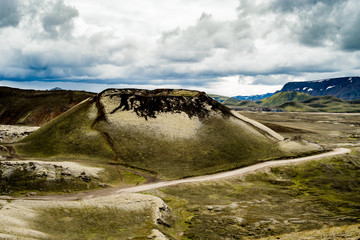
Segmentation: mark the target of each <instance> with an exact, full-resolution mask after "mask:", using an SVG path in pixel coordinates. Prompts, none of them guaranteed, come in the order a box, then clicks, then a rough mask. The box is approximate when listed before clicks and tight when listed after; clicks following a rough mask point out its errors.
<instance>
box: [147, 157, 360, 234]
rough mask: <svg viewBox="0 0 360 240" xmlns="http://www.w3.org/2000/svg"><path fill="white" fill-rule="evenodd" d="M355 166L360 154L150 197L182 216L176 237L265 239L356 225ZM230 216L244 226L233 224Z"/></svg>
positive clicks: (359, 194)
mask: <svg viewBox="0 0 360 240" xmlns="http://www.w3.org/2000/svg"><path fill="white" fill-rule="evenodd" d="M359 166H360V152H359V151H353V152H352V154H349V155H345V156H340V157H336V158H332V159H327V160H322V161H312V162H307V163H304V164H300V165H296V166H284V167H276V168H272V169H271V171H270V172H259V173H254V174H250V175H247V176H246V178H245V179H231V180H222V181H216V182H215V181H212V182H203V183H197V184H182V185H177V186H172V187H167V188H163V189H161V190H157V191H154V192H153V193H154V194H156V195H158V196H161V197H162V198H163V199H164V200H165V201H166V202H167V204H168V205H169V206H170V207H171V208H172V209H176V212H179V213H182V214H183V215H180V217H178V219H179V221H180V220H181V221H182V223H178V225H177V226H178V227H179V228H180V229H181V230H178V231H183V232H184V236H185V237H188V238H190V239H225V238H230V239H241V238H243V237H249V236H251V237H254V238H259V237H267V236H270V235H274V234H283V233H290V232H295V231H296V232H297V231H304V230H311V229H319V228H322V227H323V226H327V225H332V226H333V225H348V224H354V223H358V222H360V218H359V216H360V210H359V209H360V168H359ZM180 203H181V204H180ZM186 216H188V218H186ZM234 216H235V217H239V218H243V219H245V220H246V222H247V223H246V224H243V225H241V224H238V223H236V222H234V221H233V220H231V219H232V217H234Z"/></svg>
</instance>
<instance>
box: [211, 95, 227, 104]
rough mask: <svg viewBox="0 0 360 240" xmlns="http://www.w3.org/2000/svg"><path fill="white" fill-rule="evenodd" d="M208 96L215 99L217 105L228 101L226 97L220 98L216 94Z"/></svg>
mask: <svg viewBox="0 0 360 240" xmlns="http://www.w3.org/2000/svg"><path fill="white" fill-rule="evenodd" d="M208 96H209V97H211V98H213V99H215V100H216V101H218V102H219V103H224V102H225V101H226V100H227V99H229V97H227V96H221V95H217V94H208Z"/></svg>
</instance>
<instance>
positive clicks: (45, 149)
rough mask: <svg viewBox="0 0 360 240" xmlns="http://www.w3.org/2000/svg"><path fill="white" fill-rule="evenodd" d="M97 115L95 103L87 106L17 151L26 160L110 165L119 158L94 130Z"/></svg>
mask: <svg viewBox="0 0 360 240" xmlns="http://www.w3.org/2000/svg"><path fill="white" fill-rule="evenodd" d="M97 114H98V113H97V109H96V107H95V103H94V102H93V101H90V100H89V101H86V102H83V103H82V104H80V105H78V106H76V107H74V108H72V109H71V110H70V111H68V112H66V113H65V114H63V115H61V116H59V117H58V118H56V119H55V120H54V121H52V122H50V123H48V124H46V125H45V126H43V127H42V128H40V129H39V130H38V131H36V132H34V133H33V134H31V135H30V136H28V137H26V138H25V139H23V140H22V141H21V142H20V144H17V145H16V150H17V152H18V153H19V155H21V156H22V157H26V158H47V159H49V157H52V158H53V159H51V160H54V159H55V160H56V159H61V160H71V159H72V160H74V159H86V160H87V161H89V160H90V161H91V160H95V161H96V162H104V161H109V160H111V159H113V158H115V155H114V153H113V152H112V150H111V147H110V146H109V145H108V143H107V142H106V139H105V138H104V137H103V136H102V135H101V133H99V132H98V131H96V130H94V129H93V128H92V124H93V122H94V121H95V119H96V117H97Z"/></svg>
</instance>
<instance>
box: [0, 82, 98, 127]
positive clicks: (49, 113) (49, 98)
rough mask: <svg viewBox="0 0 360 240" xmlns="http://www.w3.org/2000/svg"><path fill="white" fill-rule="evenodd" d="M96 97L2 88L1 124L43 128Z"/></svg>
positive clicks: (86, 93)
mask: <svg viewBox="0 0 360 240" xmlns="http://www.w3.org/2000/svg"><path fill="white" fill-rule="evenodd" d="M94 95H95V94H94V93H89V92H84V91H65V90H60V91H59V90H58V91H38V90H22V89H15V88H9V87H0V109H1V111H0V124H12V125H16V124H19V125H30V126H41V125H43V124H45V123H47V122H49V121H50V120H52V119H54V118H55V117H57V116H59V115H60V114H62V113H64V112H65V111H67V110H69V109H70V108H71V107H73V106H75V105H76V104H78V103H80V102H81V101H83V100H85V99H86V98H89V97H93V96H94Z"/></svg>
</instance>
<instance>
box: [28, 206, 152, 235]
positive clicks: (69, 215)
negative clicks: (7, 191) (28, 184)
mask: <svg viewBox="0 0 360 240" xmlns="http://www.w3.org/2000/svg"><path fill="white" fill-rule="evenodd" d="M148 216H151V210H150V209H146V210H143V211H134V210H133V211H124V210H120V209H117V208H114V207H83V208H81V209H78V208H50V209H43V211H41V212H40V213H39V215H38V217H37V218H36V219H35V220H33V221H32V222H31V227H33V228H34V229H36V230H38V231H41V232H44V233H46V234H49V235H50V236H51V238H50V239H54V240H57V239H69V240H70V239H130V238H131V239H147V236H148V235H150V232H151V229H152V228H154V227H156V226H154V224H153V223H152V220H151V218H150V217H148ZM46 239H48V238H46Z"/></svg>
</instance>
